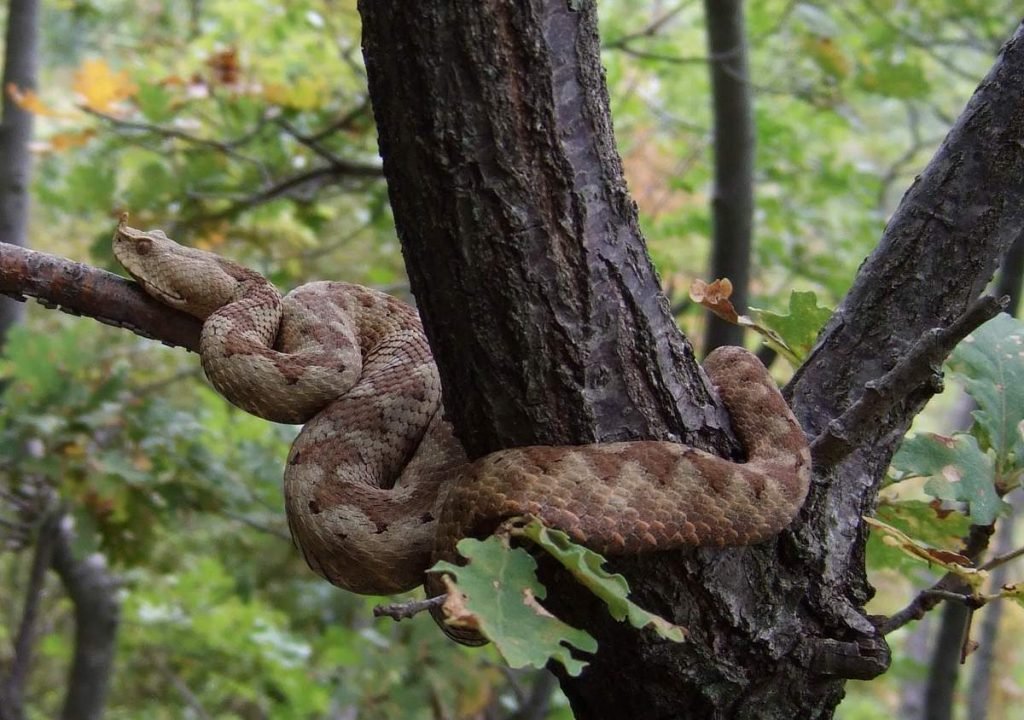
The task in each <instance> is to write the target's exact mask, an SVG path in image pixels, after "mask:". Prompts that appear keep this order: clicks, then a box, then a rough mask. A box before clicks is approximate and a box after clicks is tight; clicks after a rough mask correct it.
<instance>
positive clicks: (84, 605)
mask: <svg viewBox="0 0 1024 720" xmlns="http://www.w3.org/2000/svg"><path fill="white" fill-rule="evenodd" d="M69 522H70V520H69V519H68V518H67V517H65V518H64V522H63V523H61V526H60V529H59V530H58V532H57V533H56V536H55V538H56V546H55V548H54V553H53V569H54V571H55V572H56V573H57V575H59V576H60V579H61V581H62V582H63V583H64V588H65V590H66V591H67V593H68V596H69V597H70V598H71V602H72V603H73V604H74V606H75V645H74V646H75V653H74V658H73V659H72V662H71V668H70V670H69V671H68V685H67V690H66V691H65V693H64V707H63V709H62V710H61V715H60V719H61V720H101V718H102V717H103V712H104V707H105V706H106V701H107V690H108V689H109V687H110V679H111V675H112V673H113V669H114V656H115V654H116V652H117V628H118V625H119V623H120V614H121V607H120V602H119V601H118V599H117V587H118V582H117V579H116V578H115V577H114V576H113V575H111V574H110V572H109V570H108V569H107V567H106V564H105V562H104V559H103V556H102V555H99V554H98V553H96V554H94V555H92V556H89V557H86V558H81V559H79V558H76V557H75V554H74V547H73V544H74V537H73V535H72V530H71V528H70V526H69Z"/></svg>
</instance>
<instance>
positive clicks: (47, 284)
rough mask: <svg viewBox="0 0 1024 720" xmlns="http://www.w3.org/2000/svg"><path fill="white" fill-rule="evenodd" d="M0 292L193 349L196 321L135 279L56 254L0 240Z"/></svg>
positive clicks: (196, 346)
mask: <svg viewBox="0 0 1024 720" xmlns="http://www.w3.org/2000/svg"><path fill="white" fill-rule="evenodd" d="M0 293H2V294H4V295H7V296H9V297H12V298H14V299H16V300H22V301H24V300H25V297H26V296H30V297H34V298H36V299H37V300H38V301H39V302H40V303H41V304H42V305H44V306H46V307H49V308H53V309H57V310H61V311H62V312H66V313H68V314H71V315H85V316H87V317H91V318H94V319H95V320H98V321H100V322H101V323H104V324H106V325H113V326H115V327H120V328H124V329H126V330H130V331H132V332H133V333H135V334H136V335H141V336H142V337H147V338H153V339H155V340H159V341H160V342H162V343H164V344H165V345H170V346H172V347H183V348H185V349H186V350H192V351H193V352H195V351H197V350H198V348H199V328H200V323H199V321H198V320H196V319H195V318H194V317H192V316H191V315H186V314H185V313H183V312H179V311H177V310H174V309H172V308H169V307H167V306H166V305H163V304H162V303H160V302H158V301H156V300H154V299H153V298H151V297H150V296H149V295H147V294H146V293H145V291H144V290H143V289H142V288H141V287H139V286H138V285H137V284H136V283H134V282H131V281H129V280H125V279H124V278H122V277H120V276H119V275H114V274H113V273H109V272H107V271H106V270H101V269H99V268H96V267H92V266H90V265H86V264H84V263H78V262H74V261H71V260H67V259H65V258H62V257H58V256H56V255H49V254H47V253H41V252H36V251H33V250H26V249H24V248H20V247H17V246H16V245H10V244H8V243H0Z"/></svg>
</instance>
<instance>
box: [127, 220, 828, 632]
mask: <svg viewBox="0 0 1024 720" xmlns="http://www.w3.org/2000/svg"><path fill="white" fill-rule="evenodd" d="M114 254H115V255H116V257H117V259H118V260H119V262H120V263H121V264H122V265H123V266H124V267H125V269H126V270H128V272H129V273H130V274H131V275H132V277H134V278H135V279H136V281H138V283H139V284H140V285H141V286H142V287H143V288H144V289H145V290H146V292H147V293H149V294H150V295H151V296H153V297H154V298H156V299H157V300H159V301H161V302H163V303H165V304H166V305H169V306H171V307H174V308H177V309H180V310H184V311H186V312H188V313H190V314H192V315H194V316H195V317H197V318H199V319H200V320H202V321H203V326H202V333H201V337H200V357H201V359H202V364H203V369H204V370H205V372H206V375H207V377H208V378H209V380H210V382H211V383H212V384H213V386H214V387H215V388H216V389H217V390H218V391H219V392H220V393H221V394H222V395H223V396H224V397H225V398H227V399H228V400H229V401H231V402H232V403H233V404H235V405H236V406H238V407H240V408H242V409H243V410H246V411H248V412H250V413H253V414H255V415H258V416H259V417H262V418H266V419H267V420H272V421H276V422H282V423H296V424H299V423H301V424H303V428H302V430H301V432H300V433H299V435H298V437H297V438H296V440H295V442H294V444H293V445H292V449H291V452H290V454H289V456H288V460H287V464H286V467H285V472H284V494H285V506H286V510H287V515H288V524H289V527H290V528H291V532H292V536H293V537H294V539H295V542H296V544H297V545H298V547H299V548H300V549H301V551H302V554H303V555H304V557H305V559H306V562H307V563H308V564H309V566H310V567H311V568H312V569H313V570H314V571H316V572H317V573H318V574H319V575H321V576H322V577H324V578H325V579H326V580H328V581H330V582H331V583H333V584H335V585H337V586H339V587H342V588H345V589H347V590H351V591H353V592H357V593H364V594H373V595H383V594H391V593H398V592H402V591H406V590H410V589H412V588H415V587H416V586H418V585H421V584H423V583H424V574H425V570H426V569H427V568H428V567H429V566H430V565H432V563H433V561H434V560H436V559H438V558H445V559H451V558H452V557H453V556H454V548H455V543H456V542H457V541H458V540H459V539H461V538H462V537H466V536H473V535H480V534H486V533H488V532H490V531H493V530H494V528H495V527H497V525H498V524H499V523H500V522H501V521H502V520H503V519H506V518H509V517H513V516H524V515H530V516H534V517H537V518H539V519H540V520H542V521H543V522H544V523H545V524H547V525H549V526H552V527H557V528H559V529H562V530H564V531H566V532H567V533H569V535H570V536H572V537H573V539H575V540H576V541H578V542H580V543H583V544H585V545H587V546H589V547H591V548H592V549H594V550H596V551H598V552H601V553H605V554H612V555H616V554H633V553H640V552H645V551H652V550H664V549H669V548H675V547H680V546H726V545H747V544H752V543H758V542H761V541H764V540H767V539H769V538H771V537H772V536H774V535H776V534H777V533H778V532H779V531H781V530H782V529H784V528H785V527H786V526H787V525H789V524H790V522H791V521H792V519H793V517H794V516H795V514H796V513H797V511H798V510H799V509H800V507H801V505H802V504H803V501H804V497H805V495H806V493H807V488H808V483H809V480H810V472H811V462H810V452H809V450H808V446H807V441H806V438H805V436H804V433H803V431H802V430H801V429H800V426H799V424H798V423H797V421H796V419H795V418H794V417H793V414H792V412H791V411H790V409H789V407H788V406H787V405H786V402H785V400H784V399H783V398H782V396H781V394H780V393H779V391H778V389H777V388H776V386H775V384H774V382H773V381H772V379H771V377H770V375H769V374H768V372H767V370H765V368H764V366H763V365H761V363H760V361H758V360H757V358H755V357H754V356H753V355H751V354H750V353H748V352H747V351H745V350H743V349H741V348H735V347H728V348H720V349H718V350H716V351H714V352H713V353H711V354H710V355H709V356H708V358H707V359H706V360H705V361H704V364H703V368H704V370H705V372H706V373H707V375H708V377H709V378H710V379H711V381H712V383H714V385H715V386H716V388H717V390H718V393H719V394H720V396H721V398H722V401H723V402H724V403H725V406H726V408H727V409H728V412H729V415H730V417H731V420H732V426H733V429H734V430H735V432H736V435H737V437H738V438H739V440H740V442H741V443H742V444H743V446H744V449H745V451H746V454H747V462H745V463H735V462H730V461H728V460H725V459H723V458H720V457H717V456H715V455H711V454H709V453H706V452H703V451H701V450H697V449H695V448H691V447H688V446H686V445H682V444H677V443H672V442H660V441H638V442H618V443H608V444H599V445H583V446H557V447H547V446H538V447H520V448H514V449H508V450H502V451H499V452H495V453H492V454H490V455H487V456H485V457H482V458H480V459H478V460H475V461H472V462H470V461H469V460H468V459H467V458H466V455H465V453H464V451H463V449H462V447H461V446H460V445H459V443H458V441H457V440H456V439H455V437H454V435H453V433H452V428H451V426H450V425H449V424H448V422H447V421H446V420H445V419H444V417H443V409H442V406H441V383H440V379H439V376H438V371H437V367H436V366H435V364H434V361H433V357H432V356H431V353H430V348H429V346H428V344H427V340H426V337H425V335H424V333H423V329H422V327H421V325H420V320H419V317H418V315H417V313H416V311H415V309H413V308H412V307H410V306H409V305H407V304H405V303H403V302H401V301H400V300H398V299H396V298H393V297H391V296H389V295H386V294H384V293H381V292H378V291H375V290H372V289H369V288H366V287H363V286H360V285H353V284H349V283H342V282H314V283H310V284H307V285H303V286H301V287H299V288H297V289H295V290H293V291H292V292H290V293H289V294H288V295H286V296H284V297H282V296H281V294H280V292H279V291H278V290H277V289H276V288H275V287H274V286H273V285H272V284H271V283H270V282H269V281H268V280H266V279H265V278H264V277H263V276H261V275H260V274H259V273H257V272H255V271H253V270H250V269H249V268H246V267H243V266H242V265H239V264H237V263H234V262H232V261H230V260H227V259H225V258H223V257H220V256H219V255H216V254H213V253H210V252H206V251H203V250H198V249H194V248H189V247H185V246H182V245H180V244H178V243H176V242H174V241H173V240H171V239H169V238H167V237H166V236H165V235H164V234H163V233H162V232H161V231H159V230H155V231H150V232H143V231H139V230H135V229H133V228H129V227H127V226H124V225H121V226H120V227H119V228H118V231H117V233H116V234H115V236H114ZM441 591H442V590H441V589H440V588H439V583H438V581H437V580H436V579H434V580H432V581H431V582H430V584H429V585H428V592H431V593H435V594H436V593H437V592H441ZM435 617H436V616H435ZM446 632H448V633H449V634H450V635H453V636H454V637H456V639H460V640H462V641H464V642H474V641H475V638H473V637H472V633H468V634H465V633H464V634H462V635H461V636H460V635H459V633H458V632H457V631H453V630H452V629H450V628H448V629H446Z"/></svg>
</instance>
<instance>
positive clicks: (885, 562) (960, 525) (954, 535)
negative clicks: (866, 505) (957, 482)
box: [868, 500, 970, 571]
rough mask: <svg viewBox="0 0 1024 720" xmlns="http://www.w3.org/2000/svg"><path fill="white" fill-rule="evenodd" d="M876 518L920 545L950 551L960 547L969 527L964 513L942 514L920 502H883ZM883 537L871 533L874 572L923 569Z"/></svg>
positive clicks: (948, 512)
mask: <svg viewBox="0 0 1024 720" xmlns="http://www.w3.org/2000/svg"><path fill="white" fill-rule="evenodd" d="M936 505H937V503H936ZM875 517H877V518H878V519H879V520H880V521H882V522H883V523H885V524H886V525H888V526H890V527H895V528H897V529H899V530H902V531H903V532H904V533H905V534H906V535H908V536H910V537H912V538H914V540H916V541H918V542H919V543H921V544H925V545H930V546H931V547H934V548H939V549H942V550H951V551H955V550H956V549H957V548H958V547H959V546H960V539H961V538H963V537H964V536H965V535H966V534H967V530H968V528H969V526H970V521H969V520H968V519H967V518H966V517H965V516H964V515H962V514H961V513H958V512H955V511H943V510H941V509H940V508H937V507H935V506H934V505H933V504H932V503H927V502H923V501H921V500H900V501H885V502H882V503H880V504H879V505H878V508H877V509H876V510H875ZM883 537H884V535H883V534H882V533H880V532H878V530H877V529H875V528H873V529H872V530H871V535H870V537H869V539H868V558H869V559H870V561H871V566H872V568H876V569H877V568H892V569H896V570H901V571H910V570H912V569H916V568H918V567H920V563H918V562H917V561H915V560H913V559H911V558H910V557H908V556H907V554H906V553H905V552H903V551H902V550H900V549H898V548H896V547H895V546H893V545H892V544H891V543H887V542H884V540H883Z"/></svg>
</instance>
